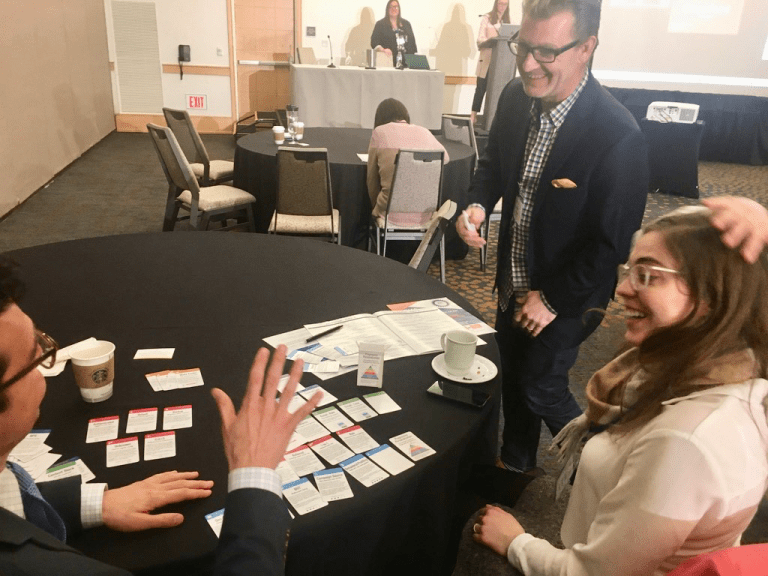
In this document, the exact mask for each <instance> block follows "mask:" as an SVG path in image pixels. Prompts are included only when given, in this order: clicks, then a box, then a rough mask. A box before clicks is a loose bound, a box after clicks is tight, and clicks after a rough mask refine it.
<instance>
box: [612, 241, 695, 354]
mask: <svg viewBox="0 0 768 576" xmlns="http://www.w3.org/2000/svg"><path fill="white" fill-rule="evenodd" d="M635 264H645V265H647V266H649V267H650V268H649V269H648V272H649V276H648V286H642V285H640V286H637V287H636V286H633V285H632V282H631V281H630V275H627V276H626V277H625V278H624V279H623V280H622V281H621V283H620V284H619V286H618V288H617V289H616V294H617V295H618V296H619V297H620V298H621V301H622V303H623V304H624V306H625V308H626V315H627V316H626V324H627V331H626V334H625V336H624V337H625V338H626V340H627V342H629V343H630V344H633V345H635V346H637V345H639V344H640V343H641V342H643V341H644V340H645V339H646V338H647V337H648V336H649V335H650V334H652V333H653V332H656V331H657V330H659V329H660V328H665V327H667V326H672V325H673V324H677V323H678V322H680V321H682V320H683V319H684V318H685V317H686V316H688V314H690V313H691V310H693V299H692V298H691V296H690V294H689V290H688V287H687V286H686V284H685V282H684V281H683V279H682V278H681V277H680V275H679V274H676V273H674V272H667V271H660V270H655V269H654V268H653V267H656V268H666V269H669V270H678V269H679V268H680V264H679V263H678V262H676V261H675V259H674V258H673V257H672V255H671V254H670V253H669V250H668V249H667V247H666V245H665V243H664V238H663V236H662V235H661V233H659V232H647V233H645V234H643V235H642V236H641V237H640V238H639V239H638V241H637V244H636V245H635V248H634V250H632V254H631V255H630V258H629V262H628V265H629V266H630V267H631V266H633V265H635Z"/></svg>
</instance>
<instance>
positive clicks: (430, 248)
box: [408, 200, 456, 272]
mask: <svg viewBox="0 0 768 576" xmlns="http://www.w3.org/2000/svg"><path fill="white" fill-rule="evenodd" d="M454 214H456V202H454V201H453V200H446V201H445V202H443V205H442V206H440V209H439V210H438V211H437V214H436V217H435V218H434V219H433V220H432V223H431V224H430V225H429V228H428V229H427V233H426V234H425V235H424V238H422V239H421V242H420V243H419V247H418V248H417V249H416V253H415V254H414V255H413V258H411V261H410V262H408V266H410V267H411V268H415V269H416V270H418V271H419V272H426V271H427V270H428V269H429V265H430V264H432V258H433V257H434V256H435V252H437V248H438V246H440V242H441V241H442V239H443V235H444V234H445V230H446V228H448V226H449V225H450V223H451V218H453V216H454Z"/></svg>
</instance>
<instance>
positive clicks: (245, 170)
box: [234, 128, 475, 259]
mask: <svg viewBox="0 0 768 576" xmlns="http://www.w3.org/2000/svg"><path fill="white" fill-rule="evenodd" d="M371 132H372V131H371V130H369V129H367V128H305V130H304V140H303V142H304V143H306V144H309V145H310V146H311V147H313V148H327V149H328V161H329V163H330V165H331V186H332V189H333V206H334V208H337V209H338V210H339V211H340V216H341V226H342V230H341V241H342V244H344V245H346V246H353V247H356V248H363V249H365V248H366V247H367V240H368V223H369V220H370V216H371V209H372V207H371V202H370V199H369V197H368V185H367V183H366V173H367V169H368V167H367V165H366V163H365V162H363V161H362V160H360V158H359V157H358V156H357V155H358V154H367V153H368V144H369V143H370V140H371ZM437 139H438V141H439V142H440V143H441V144H442V145H443V146H445V149H446V151H447V152H448V156H449V157H450V161H449V162H448V163H447V164H446V165H445V167H444V169H443V195H442V198H443V200H453V201H454V202H456V203H457V204H458V209H459V210H463V209H464V208H465V207H466V206H467V204H468V202H467V192H468V191H469V182H470V179H471V177H472V171H473V168H474V165H475V153H474V150H473V149H472V147H471V146H466V145H464V144H461V143H460V142H454V141H452V140H446V139H445V138H444V137H443V136H438V137H437ZM276 155H277V146H276V145H275V143H274V139H273V138H272V132H267V131H264V132H257V133H256V134H249V135H248V136H243V137H242V138H240V139H239V140H238V141H237V148H236V150H235V177H234V185H235V186H237V187H238V188H241V189H243V190H247V191H248V192H250V193H251V194H253V195H254V196H255V197H256V208H255V218H256V231H257V232H266V231H267V229H268V228H269V221H270V219H271V218H272V213H273V212H274V210H275V192H276V190H277V160H276ZM467 250H468V249H467V245H466V244H464V242H462V240H461V239H460V238H459V237H458V235H457V234H456V232H455V230H454V228H453V227H450V228H449V229H448V231H447V234H446V255H447V256H448V257H449V258H453V259H458V258H463V257H464V256H466V254H467Z"/></svg>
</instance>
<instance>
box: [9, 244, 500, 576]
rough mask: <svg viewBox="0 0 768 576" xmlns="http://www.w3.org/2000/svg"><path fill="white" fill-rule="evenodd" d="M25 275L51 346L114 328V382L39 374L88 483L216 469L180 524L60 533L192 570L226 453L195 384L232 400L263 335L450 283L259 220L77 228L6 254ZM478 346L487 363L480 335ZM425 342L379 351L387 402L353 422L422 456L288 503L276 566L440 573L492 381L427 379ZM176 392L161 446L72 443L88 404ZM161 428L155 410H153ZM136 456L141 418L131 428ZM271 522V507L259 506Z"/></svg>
mask: <svg viewBox="0 0 768 576" xmlns="http://www.w3.org/2000/svg"><path fill="white" fill-rule="evenodd" d="M10 255H11V256H12V257H13V258H14V259H16V260H17V261H18V262H19V263H20V264H21V266H22V276H23V278H24V279H25V281H26V282H27V287H28V290H27V296H26V298H25V300H24V302H23V303H22V307H23V309H24V310H25V311H26V312H27V313H28V314H29V315H30V316H31V317H32V318H33V319H34V321H35V322H36V324H37V325H38V326H39V327H40V328H41V329H43V330H45V331H47V332H48V333H50V334H51V335H52V336H54V337H55V338H56V339H57V340H58V342H60V343H61V344H62V345H67V344H71V343H73V342H76V341H79V340H82V339H84V338H87V337H90V336H94V337H97V338H100V339H105V340H110V341H112V342H114V343H115V344H116V353H115V354H116V356H115V371H116V378H115V394H114V396H113V397H112V398H111V399H109V400H107V401H105V402H102V403H99V404H92V405H91V404H86V403H85V402H83V401H82V400H81V399H80V395H79V392H78V391H77V388H76V387H75V384H74V379H73V375H72V371H71V369H70V368H69V367H67V368H66V369H65V370H64V372H63V373H62V374H61V375H59V376H57V377H55V378H51V379H49V380H48V392H47V396H46V399H45V400H44V402H43V405H42V409H41V418H40V422H39V425H40V426H41V427H45V428H51V429H52V432H51V435H50V436H49V438H48V441H47V442H48V444H49V445H51V446H53V449H54V451H55V452H57V453H60V454H63V455H64V458H70V457H73V456H80V457H81V458H82V459H83V461H84V462H85V463H86V464H87V465H88V467H89V468H90V469H91V470H92V471H93V473H94V474H95V475H96V481H99V482H108V483H109V484H110V486H112V487H118V486H122V485H125V484H128V483H130V482H134V481H136V480H140V479H143V478H145V477H147V476H149V475H151V474H155V473H158V472H162V471H165V470H170V469H177V470H198V471H199V472H200V476H201V478H204V479H211V480H214V481H215V486H214V490H213V494H212V495H211V497H210V498H207V499H205V500H200V501H192V502H186V503H182V504H180V505H177V506H172V507H169V509H172V510H175V511H180V512H183V513H184V515H185V521H184V523H183V524H182V525H181V526H179V527H177V528H173V529H170V530H153V531H149V532H140V533H134V534H122V533H115V532H111V531H109V530H107V529H105V528H99V529H95V530H88V531H85V532H84V533H82V534H79V535H76V536H74V537H73V538H72V539H71V540H70V543H71V544H72V545H73V546H74V547H75V548H78V549H80V550H82V551H83V552H84V553H85V554H87V555H89V556H93V557H95V558H98V559H100V560H103V561H105V562H109V563H111V564H116V565H118V566H122V567H124V568H127V569H129V570H132V571H135V572H137V573H140V574H162V575H163V576H165V575H168V574H185V575H188V574H197V573H204V571H205V569H206V568H208V567H209V563H210V561H211V558H212V554H213V551H214V548H215V546H216V543H217V540H216V537H215V536H214V534H213V532H212V531H211V529H210V527H209V526H208V523H207V522H206V520H205V514H208V513H210V512H213V511H215V510H219V509H220V508H222V507H223V506H224V501H225V497H226V489H227V465H226V460H225V458H224V454H223V450H222V446H221V439H220V433H219V417H218V414H217V412H216V407H215V405H214V402H213V400H212V398H211V397H210V389H211V388H212V387H214V386H218V387H221V388H223V389H224V390H226V391H227V392H228V393H229V394H230V395H231V396H232V398H233V400H234V402H235V403H236V404H237V405H239V403H240V400H241V398H242V395H243V393H244V387H245V383H246V379H247V374H248V369H249V366H250V363H251V361H252V358H253V355H254V353H255V352H256V350H257V348H259V347H260V346H262V345H264V343H263V342H262V339H263V338H264V337H267V336H272V335H274V334H278V333H282V332H285V331H288V330H293V329H296V328H299V327H300V326H301V325H303V324H306V323H312V322H318V321H322V320H329V319H332V318H338V317H342V316H346V315H350V314H354V313H361V312H375V311H378V310H382V309H385V306H386V304H388V303H393V302H403V301H412V300H421V299H426V298H434V297H449V298H451V299H452V300H454V301H455V302H456V303H457V304H459V305H461V306H464V307H465V308H467V309H469V310H471V307H470V306H469V304H468V303H467V302H466V301H465V300H464V299H463V298H461V297H460V296H459V295H458V294H456V293H455V292H453V291H452V290H450V289H448V288H446V287H445V286H444V285H442V284H440V283H439V282H437V281H435V280H433V279H432V278H430V277H428V276H427V275H425V274H423V273H419V272H417V271H415V270H413V269H410V268H408V267H406V266H403V265H401V264H398V263H396V262H392V261H389V260H387V259H384V258H380V257H377V256H375V255H373V254H368V253H366V252H363V251H361V250H353V249H350V248H347V247H343V246H336V245H330V244H326V243H323V242H318V241H312V240H305V239H298V238H290V237H274V236H268V235H261V234H236V233H230V234H223V233H222V234H219V233H213V232H209V233H175V234H168V233H166V234H162V233H158V234H141V235H126V236H112V237H105V238H94V239H88V240H77V241H72V242H63V243H58V244H50V245H45V246H38V247H34V248H27V249H23V250H18V251H15V252H12V253H10ZM486 339H487V341H488V342H489V343H488V344H487V345H485V346H482V347H480V348H479V349H478V351H479V353H481V354H482V355H484V356H487V357H489V358H490V359H491V360H492V361H493V362H495V363H496V364H497V365H498V361H499V358H498V349H497V348H496V344H495V341H494V340H493V338H492V337H487V338H486ZM161 347H175V348H176V353H175V355H174V357H173V359H172V360H133V359H132V358H133V355H134V353H135V351H136V350H137V349H139V348H161ZM433 356H434V354H429V355H425V356H415V357H410V358H403V359H399V360H394V361H389V362H387V363H386V364H385V369H384V390H385V391H387V392H388V393H389V394H390V395H391V396H392V397H393V399H394V400H395V401H396V402H397V403H398V404H399V405H400V406H401V407H402V410H401V411H399V412H395V413H391V414H384V415H381V416H378V417H376V418H373V419H371V420H369V421H367V422H365V423H364V424H363V428H364V429H366V430H367V431H368V432H369V434H371V436H373V438H374V439H375V440H376V441H378V442H379V443H384V442H388V441H389V438H391V437H392V436H395V435H397V434H400V433H403V432H406V431H411V432H413V433H414V434H416V435H417V436H418V437H420V438H421V439H422V440H424V442H426V443H427V444H429V445H430V446H432V447H433V448H434V449H435V450H436V451H437V454H435V455H433V456H430V457H429V458H426V459H424V460H422V461H420V462H417V463H416V465H415V466H414V467H413V468H411V469H409V470H407V471H405V472H403V473H401V474H399V475H397V476H394V477H391V478H388V479H386V480H384V481H382V482H380V483H379V484H376V485H374V486H372V487H370V488H365V487H363V486H362V485H361V484H359V483H358V482H357V480H355V479H353V478H351V477H348V478H349V483H350V486H351V488H352V490H353V492H354V493H355V497H354V498H352V499H348V500H343V501H338V502H332V503H330V504H329V505H328V506H327V507H325V508H323V509H321V510H317V511H315V512H312V513H310V514H307V515H304V516H297V517H296V519H295V520H294V522H293V524H292V528H291V539H290V544H289V547H288V555H287V574H289V575H292V576H293V575H309V574H335V575H339V576H343V575H354V576H358V575H376V574H382V575H385V574H386V575H393V574H411V573H417V574H423V575H427V574H446V573H450V566H451V563H452V561H453V554H454V553H455V542H453V541H452V537H451V533H450V525H451V521H452V519H453V518H452V516H453V514H454V513H455V511H456V509H457V506H458V502H457V485H458V484H459V483H460V482H461V481H462V480H464V479H465V478H466V477H467V475H468V474H469V471H470V469H471V467H472V464H474V463H486V464H487V463H492V462H493V457H494V456H495V448H496V442H497V434H498V406H499V385H498V382H497V380H498V379H497V380H494V381H491V382H489V383H486V384H482V385H480V387H481V388H482V389H484V390H486V391H488V392H490V393H491V394H492V400H491V401H490V402H488V404H487V405H486V407H485V408H484V409H482V410H475V409H473V408H470V407H464V406H462V405H458V404H453V403H450V402H447V401H444V400H441V399H439V398H434V397H432V396H428V395H427V394H426V389H427V388H428V387H429V386H430V385H431V384H432V382H433V381H434V380H435V379H436V375H435V374H434V372H433V371H432V369H431V367H430V362H431V360H432V357H433ZM193 367H199V368H200V369H201V371H202V375H203V378H204V380H205V386H204V387H199V388H191V389H187V390H176V391H168V392H157V393H156V392H153V391H152V390H151V388H150V386H149V384H148V383H147V382H146V380H145V378H144V374H147V373H150V372H155V371H159V370H165V369H182V368H193ZM313 382H318V383H320V384H321V385H322V386H323V387H324V388H326V389H327V390H329V391H330V392H331V393H333V394H334V395H335V396H336V397H337V398H339V400H344V399H346V398H351V397H359V396H361V395H362V394H363V393H368V392H370V391H371V389H368V388H366V389H361V388H358V387H357V386H356V373H355V372H352V373H349V374H346V375H343V376H340V377H337V378H334V379H331V380H328V381H326V382H319V381H318V380H317V379H316V378H315V377H314V376H312V375H306V376H305V377H304V378H303V383H304V384H305V385H308V384H311V383H313ZM182 404H191V405H192V406H193V427H192V428H189V429H181V430H177V431H176V451H177V455H176V457H175V458H171V459H162V460H155V461H150V462H145V461H143V460H142V461H141V462H139V463H136V464H129V465H125V466H120V467H117V468H106V466H105V464H106V462H105V460H106V458H105V445H104V443H103V442H100V443H95V444H85V437H86V429H87V422H88V420H89V419H91V418H96V417H103V416H112V415H119V416H120V429H119V437H120V438H124V437H126V436H128V435H127V434H126V433H125V426H126V420H127V415H128V411H129V410H131V409H135V408H148V407H158V408H159V411H160V413H162V410H163V408H164V407H167V406H177V405H182ZM158 428H159V429H160V428H162V416H161V415H160V417H159V418H158ZM138 436H139V446H140V453H141V454H142V455H143V439H142V437H143V436H144V434H143V433H141V434H138ZM265 521H269V519H265Z"/></svg>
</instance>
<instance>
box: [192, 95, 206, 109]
mask: <svg viewBox="0 0 768 576" xmlns="http://www.w3.org/2000/svg"><path fill="white" fill-rule="evenodd" d="M206 100H207V98H206V96H205V94H187V108H189V109H194V110H207V109H208V102H206Z"/></svg>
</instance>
